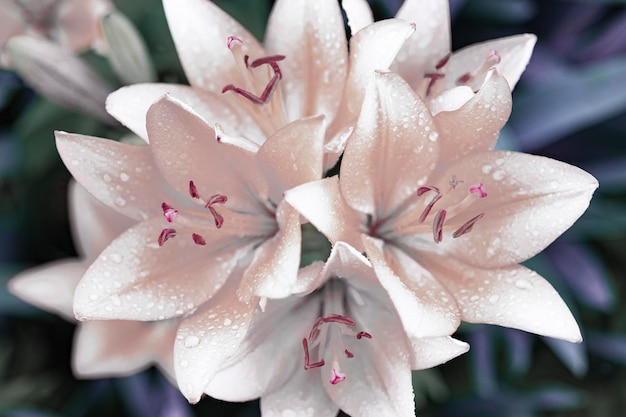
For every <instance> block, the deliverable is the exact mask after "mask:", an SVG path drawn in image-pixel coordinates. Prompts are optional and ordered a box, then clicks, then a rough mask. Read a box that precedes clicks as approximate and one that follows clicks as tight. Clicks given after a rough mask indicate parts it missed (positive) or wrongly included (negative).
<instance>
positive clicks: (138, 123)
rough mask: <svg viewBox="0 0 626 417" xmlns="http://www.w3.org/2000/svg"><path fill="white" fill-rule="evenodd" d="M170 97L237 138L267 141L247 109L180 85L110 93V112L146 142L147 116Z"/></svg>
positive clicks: (140, 86) (136, 87) (135, 87)
mask: <svg viewBox="0 0 626 417" xmlns="http://www.w3.org/2000/svg"><path fill="white" fill-rule="evenodd" d="M166 94H170V95H171V96H172V97H175V98H176V99H178V100H180V101H181V102H183V103H185V104H187V105H188V106H189V107H191V108H192V109H194V111H195V112H197V113H198V115H200V116H201V117H202V118H203V119H204V120H206V121H207V122H208V123H209V124H214V123H216V122H219V123H220V125H221V126H222V127H223V128H224V130H225V131H226V132H227V133H229V134H231V135H235V136H244V137H246V138H248V139H251V140H253V141H254V142H256V143H262V141H263V140H264V139H265V137H264V134H263V131H262V130H261V129H260V128H259V127H258V126H257V124H256V122H255V121H254V119H253V118H252V117H250V115H249V114H248V113H246V112H245V107H244V106H232V105H230V104H229V102H228V101H227V100H225V99H224V97H223V96H222V95H218V94H216V93H211V92H209V91H204V90H201V89H194V88H191V87H189V86H186V85H178V84H156V83H155V84H135V85H129V86H126V87H122V88H120V89H119V90H117V91H115V92H113V93H111V94H109V96H108V97H107V101H106V109H107V111H108V112H109V113H110V114H111V115H112V116H113V117H115V118H116V119H117V120H118V121H119V122H120V123H122V124H123V125H124V126H126V127H128V128H129V129H130V130H132V131H133V132H135V133H136V134H137V135H138V136H139V137H141V138H142V139H143V140H145V141H146V142H148V141H149V139H148V132H147V130H146V114H147V113H148V109H149V108H150V106H152V104H154V103H155V102H156V101H157V100H159V99H160V98H161V97H163V96H164V95H166Z"/></svg>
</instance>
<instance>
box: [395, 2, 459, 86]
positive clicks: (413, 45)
mask: <svg viewBox="0 0 626 417" xmlns="http://www.w3.org/2000/svg"><path fill="white" fill-rule="evenodd" d="M396 17H397V18H398V19H403V20H406V21H408V22H411V23H414V24H415V27H416V30H415V33H413V35H411V37H410V38H409V39H408V40H407V41H406V42H405V43H404V46H403V47H402V49H401V50H400V52H399V53H398V56H397V58H396V61H395V65H394V67H395V68H396V71H397V73H398V74H400V75H401V76H402V77H403V78H404V79H405V80H407V81H408V83H409V84H411V86H412V87H413V88H416V87H417V85H419V84H420V83H421V82H422V80H423V79H424V78H423V77H424V74H426V73H428V72H432V71H434V70H435V67H436V66H437V64H438V63H439V62H440V61H441V60H442V59H444V58H445V57H446V56H447V55H448V54H449V53H450V10H449V6H448V1H447V0H432V1H426V2H424V1H421V0H406V1H405V2H404V3H403V4H402V7H400V10H398V13H397V14H396Z"/></svg>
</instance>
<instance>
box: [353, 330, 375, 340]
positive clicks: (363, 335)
mask: <svg viewBox="0 0 626 417" xmlns="http://www.w3.org/2000/svg"><path fill="white" fill-rule="evenodd" d="M356 338H357V339H359V340H361V339H362V338H366V339H371V338H372V335H371V334H369V333H368V332H358V333H357V334H356Z"/></svg>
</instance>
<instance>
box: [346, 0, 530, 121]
mask: <svg viewBox="0 0 626 417" xmlns="http://www.w3.org/2000/svg"><path fill="white" fill-rule="evenodd" d="M343 7H344V9H345V11H346V15H347V16H348V21H349V22H350V26H351V28H352V32H353V33H357V34H358V32H359V30H361V29H362V28H365V27H367V26H368V25H370V24H372V22H373V17H372V12H371V10H370V8H369V5H368V3H367V1H366V0H343ZM396 18H397V19H402V20H406V21H408V22H412V23H414V24H415V27H416V30H415V32H414V33H413V34H412V35H411V36H410V37H409V38H408V39H407V41H406V42H405V43H404V45H403V46H402V49H401V50H400V52H399V53H398V55H397V57H396V59H395V61H394V63H393V65H392V66H391V69H392V70H393V71H394V72H396V73H398V74H400V75H401V76H402V77H403V78H404V79H405V80H406V81H407V82H408V83H409V84H410V85H411V87H413V89H414V90H415V91H416V92H417V93H418V94H419V95H420V97H422V99H423V100H424V101H425V102H426V103H427V104H428V107H429V109H430V110H431V112H432V113H433V115H436V114H437V113H439V112H440V111H451V110H456V109H458V108H459V107H461V106H462V105H463V104H465V103H466V102H467V101H468V100H469V99H471V98H472V97H473V95H474V93H475V92H476V91H478V90H479V89H480V87H481V86H482V85H483V83H484V81H485V79H486V77H487V75H488V73H489V71H490V70H491V69H496V70H497V71H498V73H500V74H501V75H502V76H503V77H504V78H505V79H506V81H507V83H508V86H509V88H510V89H511V90H513V88H514V87H515V85H516V84H517V81H518V80H519V78H520V76H521V74H522V72H523V71H524V68H526V65H527V64H528V61H529V60H530V56H531V55H532V51H533V48H534V46H535V43H536V41H537V37H536V36H535V35H532V34H521V35H515V36H509V37H505V38H500V39H494V40H490V41H486V42H482V43H478V44H474V45H470V46H468V47H465V48H463V49H460V50H458V51H455V52H454V53H453V52H451V36H450V10H449V2H448V0H427V1H422V0H405V2H404V3H403V4H402V6H401V7H400V9H399V10H398V13H397V14H396Z"/></svg>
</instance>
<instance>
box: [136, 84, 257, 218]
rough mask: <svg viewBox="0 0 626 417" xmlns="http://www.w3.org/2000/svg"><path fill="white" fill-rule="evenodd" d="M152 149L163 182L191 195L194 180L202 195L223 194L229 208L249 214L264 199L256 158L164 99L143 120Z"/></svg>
mask: <svg viewBox="0 0 626 417" xmlns="http://www.w3.org/2000/svg"><path fill="white" fill-rule="evenodd" d="M147 129H148V136H149V137H150V147H151V148H152V150H153V153H154V158H155V160H156V163H157V164H158V166H159V169H160V170H161V172H162V173H163V175H164V176H165V178H167V181H168V182H169V183H170V184H171V185H172V186H173V187H174V188H175V189H177V190H178V192H179V193H181V194H183V195H189V181H194V182H195V184H196V186H197V187H198V190H200V194H201V195H205V198H208V196H210V195H214V194H223V195H226V196H227V197H228V203H227V207H228V208H232V209H237V210H241V211H244V212H250V211H252V209H253V208H256V207H257V206H258V205H259V200H263V199H264V198H265V196H266V195H267V190H266V188H267V184H266V183H265V181H264V180H263V177H262V176H261V175H260V173H259V170H258V168H257V166H256V161H255V160H254V155H253V154H251V153H250V152H248V151H245V150H243V149H241V148H239V147H236V146H233V145H230V144H226V143H221V142H218V141H217V140H216V136H215V131H214V130H213V128H212V127H210V126H209V125H208V124H207V122H206V121H205V120H203V119H202V118H201V117H200V116H199V115H198V114H196V113H195V112H194V111H193V109H191V108H189V107H188V106H186V105H185V104H183V103H181V102H179V101H177V100H175V99H174V98H172V97H169V96H165V97H163V98H162V99H161V100H159V101H157V102H156V103H155V104H153V105H152V106H151V107H150V110H149V111H148V116H147Z"/></svg>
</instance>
